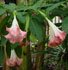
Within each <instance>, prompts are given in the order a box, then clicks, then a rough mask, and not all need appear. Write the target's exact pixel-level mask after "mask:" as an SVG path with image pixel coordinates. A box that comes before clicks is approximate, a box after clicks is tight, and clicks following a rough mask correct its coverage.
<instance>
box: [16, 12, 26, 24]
mask: <svg viewBox="0 0 68 70" xmlns="http://www.w3.org/2000/svg"><path fill="white" fill-rule="evenodd" d="M17 18H18V20H19V21H20V22H21V23H25V20H26V19H25V16H24V15H23V13H21V12H18V13H17Z"/></svg>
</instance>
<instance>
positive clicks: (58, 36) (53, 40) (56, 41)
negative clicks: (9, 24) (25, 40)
mask: <svg viewBox="0 0 68 70" xmlns="http://www.w3.org/2000/svg"><path fill="white" fill-rule="evenodd" d="M46 20H47V21H48V24H49V26H50V33H49V43H48V46H58V45H60V44H61V43H62V42H63V41H64V39H65V37H66V33H65V32H64V31H61V30H59V29H58V27H56V26H55V25H54V24H53V23H52V22H51V21H50V20H49V19H48V18H46Z"/></svg>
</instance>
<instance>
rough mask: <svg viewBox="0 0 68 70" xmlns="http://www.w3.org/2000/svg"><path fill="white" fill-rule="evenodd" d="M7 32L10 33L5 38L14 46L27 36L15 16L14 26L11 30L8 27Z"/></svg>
mask: <svg viewBox="0 0 68 70" xmlns="http://www.w3.org/2000/svg"><path fill="white" fill-rule="evenodd" d="M6 31H8V32H9V33H8V34H7V35H5V38H7V39H8V40H9V41H10V42H11V43H13V44H14V43H16V42H19V43H20V42H22V40H23V39H24V38H26V34H27V33H26V32H25V31H22V30H21V29H20V27H19V25H18V21H17V19H16V16H15V15H14V19H13V22H12V26H11V27H10V28H7V27H6Z"/></svg>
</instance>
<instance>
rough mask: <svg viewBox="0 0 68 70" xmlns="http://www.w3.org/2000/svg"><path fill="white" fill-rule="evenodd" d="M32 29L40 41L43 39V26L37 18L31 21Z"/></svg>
mask: <svg viewBox="0 0 68 70" xmlns="http://www.w3.org/2000/svg"><path fill="white" fill-rule="evenodd" d="M30 31H31V33H32V34H33V35H34V36H35V37H36V38H37V39H38V41H40V42H41V41H43V39H44V36H45V34H44V30H43V26H42V24H41V23H40V22H38V20H36V19H35V18H33V19H31V21H30Z"/></svg>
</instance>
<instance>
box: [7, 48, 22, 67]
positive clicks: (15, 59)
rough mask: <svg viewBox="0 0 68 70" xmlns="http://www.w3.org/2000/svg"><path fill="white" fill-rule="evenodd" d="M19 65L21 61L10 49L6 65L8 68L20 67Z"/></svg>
mask: <svg viewBox="0 0 68 70" xmlns="http://www.w3.org/2000/svg"><path fill="white" fill-rule="evenodd" d="M21 63H22V59H20V58H19V57H18V56H17V55H16V53H15V50H14V49H12V50H11V56H10V58H9V59H7V60H6V65H7V66H10V67H14V66H20V65H21Z"/></svg>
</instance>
